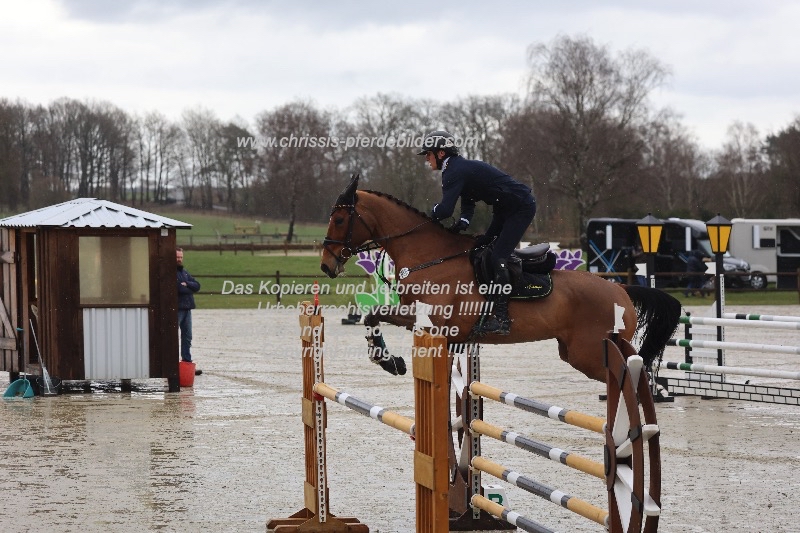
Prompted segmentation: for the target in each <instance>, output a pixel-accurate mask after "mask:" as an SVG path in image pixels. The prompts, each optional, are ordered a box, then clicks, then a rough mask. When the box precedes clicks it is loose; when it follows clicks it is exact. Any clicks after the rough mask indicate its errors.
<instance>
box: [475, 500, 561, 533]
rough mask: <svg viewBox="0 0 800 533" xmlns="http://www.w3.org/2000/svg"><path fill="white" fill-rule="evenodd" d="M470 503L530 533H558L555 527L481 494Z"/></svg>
mask: <svg viewBox="0 0 800 533" xmlns="http://www.w3.org/2000/svg"><path fill="white" fill-rule="evenodd" d="M470 503H471V504H472V506H473V507H475V508H477V509H481V510H483V511H486V512H487V513H489V514H491V515H494V516H497V517H499V518H502V519H503V520H505V521H506V522H508V523H509V524H511V525H512V526H517V527H518V528H520V529H521V530H523V531H527V532H528V533H557V532H556V531H555V530H554V529H550V528H549V527H547V526H543V525H542V524H540V523H539V522H536V521H535V520H531V519H530V518H527V517H524V516H522V515H521V514H519V513H517V512H514V511H512V510H511V509H506V508H505V507H503V506H502V505H500V504H499V503H495V502H493V501H491V500H489V499H487V498H484V497H483V496H481V495H480V494H473V495H472V499H471V500H470Z"/></svg>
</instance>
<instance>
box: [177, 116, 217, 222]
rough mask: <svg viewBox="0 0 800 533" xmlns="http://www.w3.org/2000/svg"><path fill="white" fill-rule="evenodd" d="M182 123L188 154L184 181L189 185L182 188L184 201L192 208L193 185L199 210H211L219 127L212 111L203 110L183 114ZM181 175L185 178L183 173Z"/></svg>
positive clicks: (215, 179)
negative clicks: (196, 191) (188, 159)
mask: <svg viewBox="0 0 800 533" xmlns="http://www.w3.org/2000/svg"><path fill="white" fill-rule="evenodd" d="M183 123H184V131H185V132H186V137H187V139H188V146H189V150H190V154H191V155H190V164H189V165H188V168H189V169H190V171H189V172H190V176H188V178H189V181H190V182H191V183H192V186H191V187H190V188H188V189H187V188H186V187H185V189H184V199H185V201H186V202H187V203H186V205H187V206H191V205H192V202H193V198H192V192H193V190H194V188H195V185H197V186H198V187H199V190H200V208H201V209H211V208H212V207H213V205H214V187H215V186H216V185H217V183H218V174H219V169H218V168H217V159H218V158H217V154H218V153H219V149H220V143H221V139H220V136H219V130H220V127H221V125H220V122H219V119H217V117H216V115H215V114H214V113H213V112H211V111H208V110H204V109H194V110H188V111H186V112H184V114H183ZM183 170H184V171H185V170H186V168H184V169H183ZM181 174H182V175H183V176H184V177H187V176H186V173H185V172H182V173H181ZM187 192H188V194H187Z"/></svg>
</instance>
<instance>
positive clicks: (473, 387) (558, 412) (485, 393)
mask: <svg viewBox="0 0 800 533" xmlns="http://www.w3.org/2000/svg"><path fill="white" fill-rule="evenodd" d="M469 391H470V392H471V393H472V394H473V395H474V396H480V397H482V398H488V399H490V400H494V401H496V402H500V403H504V404H507V405H511V406H513V407H516V408H518V409H522V410H523V411H527V412H529V413H534V414H537V415H539V416H544V417H547V418H550V419H552V420H557V421H559V422H564V423H565V424H569V425H571V426H575V427H579V428H583V429H588V430H589V431H594V432H595V433H600V434H603V433H604V431H605V430H604V428H603V426H604V425H605V423H606V421H605V420H604V419H602V418H599V417H596V416H590V415H586V414H583V413H580V412H578V411H572V410H570V409H564V408H563V407H558V406H556V405H550V404H547V403H544V402H540V401H538V400H531V399H530V398H525V397H523V396H517V395H516V394H514V393H512V392H504V391H501V390H500V389H496V388H494V387H492V386H490V385H486V384H485V383H481V382H479V381H473V382H472V383H470V385H469Z"/></svg>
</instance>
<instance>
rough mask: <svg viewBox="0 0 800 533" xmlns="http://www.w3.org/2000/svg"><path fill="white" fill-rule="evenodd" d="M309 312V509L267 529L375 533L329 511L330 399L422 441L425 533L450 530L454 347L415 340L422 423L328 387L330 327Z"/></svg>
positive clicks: (420, 499) (304, 336) (420, 522)
mask: <svg viewBox="0 0 800 533" xmlns="http://www.w3.org/2000/svg"><path fill="white" fill-rule="evenodd" d="M313 309H314V308H313V307H312V306H310V305H306V306H304V307H303V313H302V314H301V315H300V329H301V336H300V338H301V340H302V344H303V358H302V359H303V400H302V404H303V409H302V414H303V425H304V427H305V465H306V480H305V484H304V490H303V496H304V503H305V507H304V508H303V509H302V510H300V511H298V512H297V513H295V514H293V515H292V516H290V517H289V518H283V519H274V520H270V521H269V522H268V523H267V529H268V530H271V531H276V532H293V531H298V532H299V531H319V532H328V531H330V532H368V531H369V528H368V527H367V525H366V524H362V523H361V522H360V521H359V520H358V519H356V518H352V517H346V518H345V517H336V516H334V515H333V514H331V513H330V510H329V494H328V480H327V463H326V449H325V448H326V444H327V442H326V437H325V429H326V421H327V411H326V404H325V399H326V398H327V399H328V400H331V401H335V402H338V403H340V404H342V405H344V406H345V407H348V408H350V409H353V410H354V411H358V412H359V413H361V414H364V415H366V416H369V417H371V418H374V419H376V420H378V421H380V422H382V423H383V424H386V425H387V426H390V427H393V428H395V429H398V430H400V431H402V432H404V433H407V434H408V435H411V436H412V438H413V439H414V443H415V450H414V481H415V483H416V500H417V501H416V506H417V510H416V519H417V531H425V532H438V531H447V530H448V520H449V516H450V513H449V509H448V486H449V485H448V473H449V468H448V457H447V446H448V441H449V437H450V433H449V429H448V419H449V414H450V411H449V408H448V405H449V389H448V386H447V385H448V382H447V379H448V373H449V366H448V358H447V357H446V354H447V345H446V339H445V338H444V337H434V336H432V335H428V334H424V335H421V336H416V335H415V337H414V340H415V343H414V349H413V351H412V356H411V361H412V369H413V370H412V371H413V375H414V404H415V411H414V413H415V419H414V420H411V419H409V418H407V417H404V416H402V415H399V414H397V413H394V412H392V411H388V410H386V409H384V408H382V407H380V406H377V405H373V404H370V403H368V402H365V401H363V400H360V399H358V398H355V397H353V396H351V395H349V394H347V393H345V392H340V391H338V390H336V389H335V388H333V387H331V386H329V385H328V384H326V383H325V382H324V377H325V376H324V369H323V342H324V319H323V317H322V316H320V315H318V314H314V311H313Z"/></svg>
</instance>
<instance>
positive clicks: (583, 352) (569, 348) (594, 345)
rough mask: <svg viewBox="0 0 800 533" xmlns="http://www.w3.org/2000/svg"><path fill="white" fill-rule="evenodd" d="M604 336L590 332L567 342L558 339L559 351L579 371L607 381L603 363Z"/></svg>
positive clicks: (597, 379)
mask: <svg viewBox="0 0 800 533" xmlns="http://www.w3.org/2000/svg"><path fill="white" fill-rule="evenodd" d="M603 338H604V337H597V336H595V335H592V334H590V333H586V334H585V335H579V336H578V338H576V339H572V340H570V341H569V342H568V343H567V342H562V341H561V340H560V339H559V341H558V353H559V355H560V356H561V359H563V360H565V361H566V362H568V363H569V364H570V366H572V368H574V369H575V370H578V371H579V372H582V373H583V374H585V375H586V376H587V377H588V378H590V379H594V380H596V381H599V382H601V383H605V382H606V368H605V366H604V365H603Z"/></svg>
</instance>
